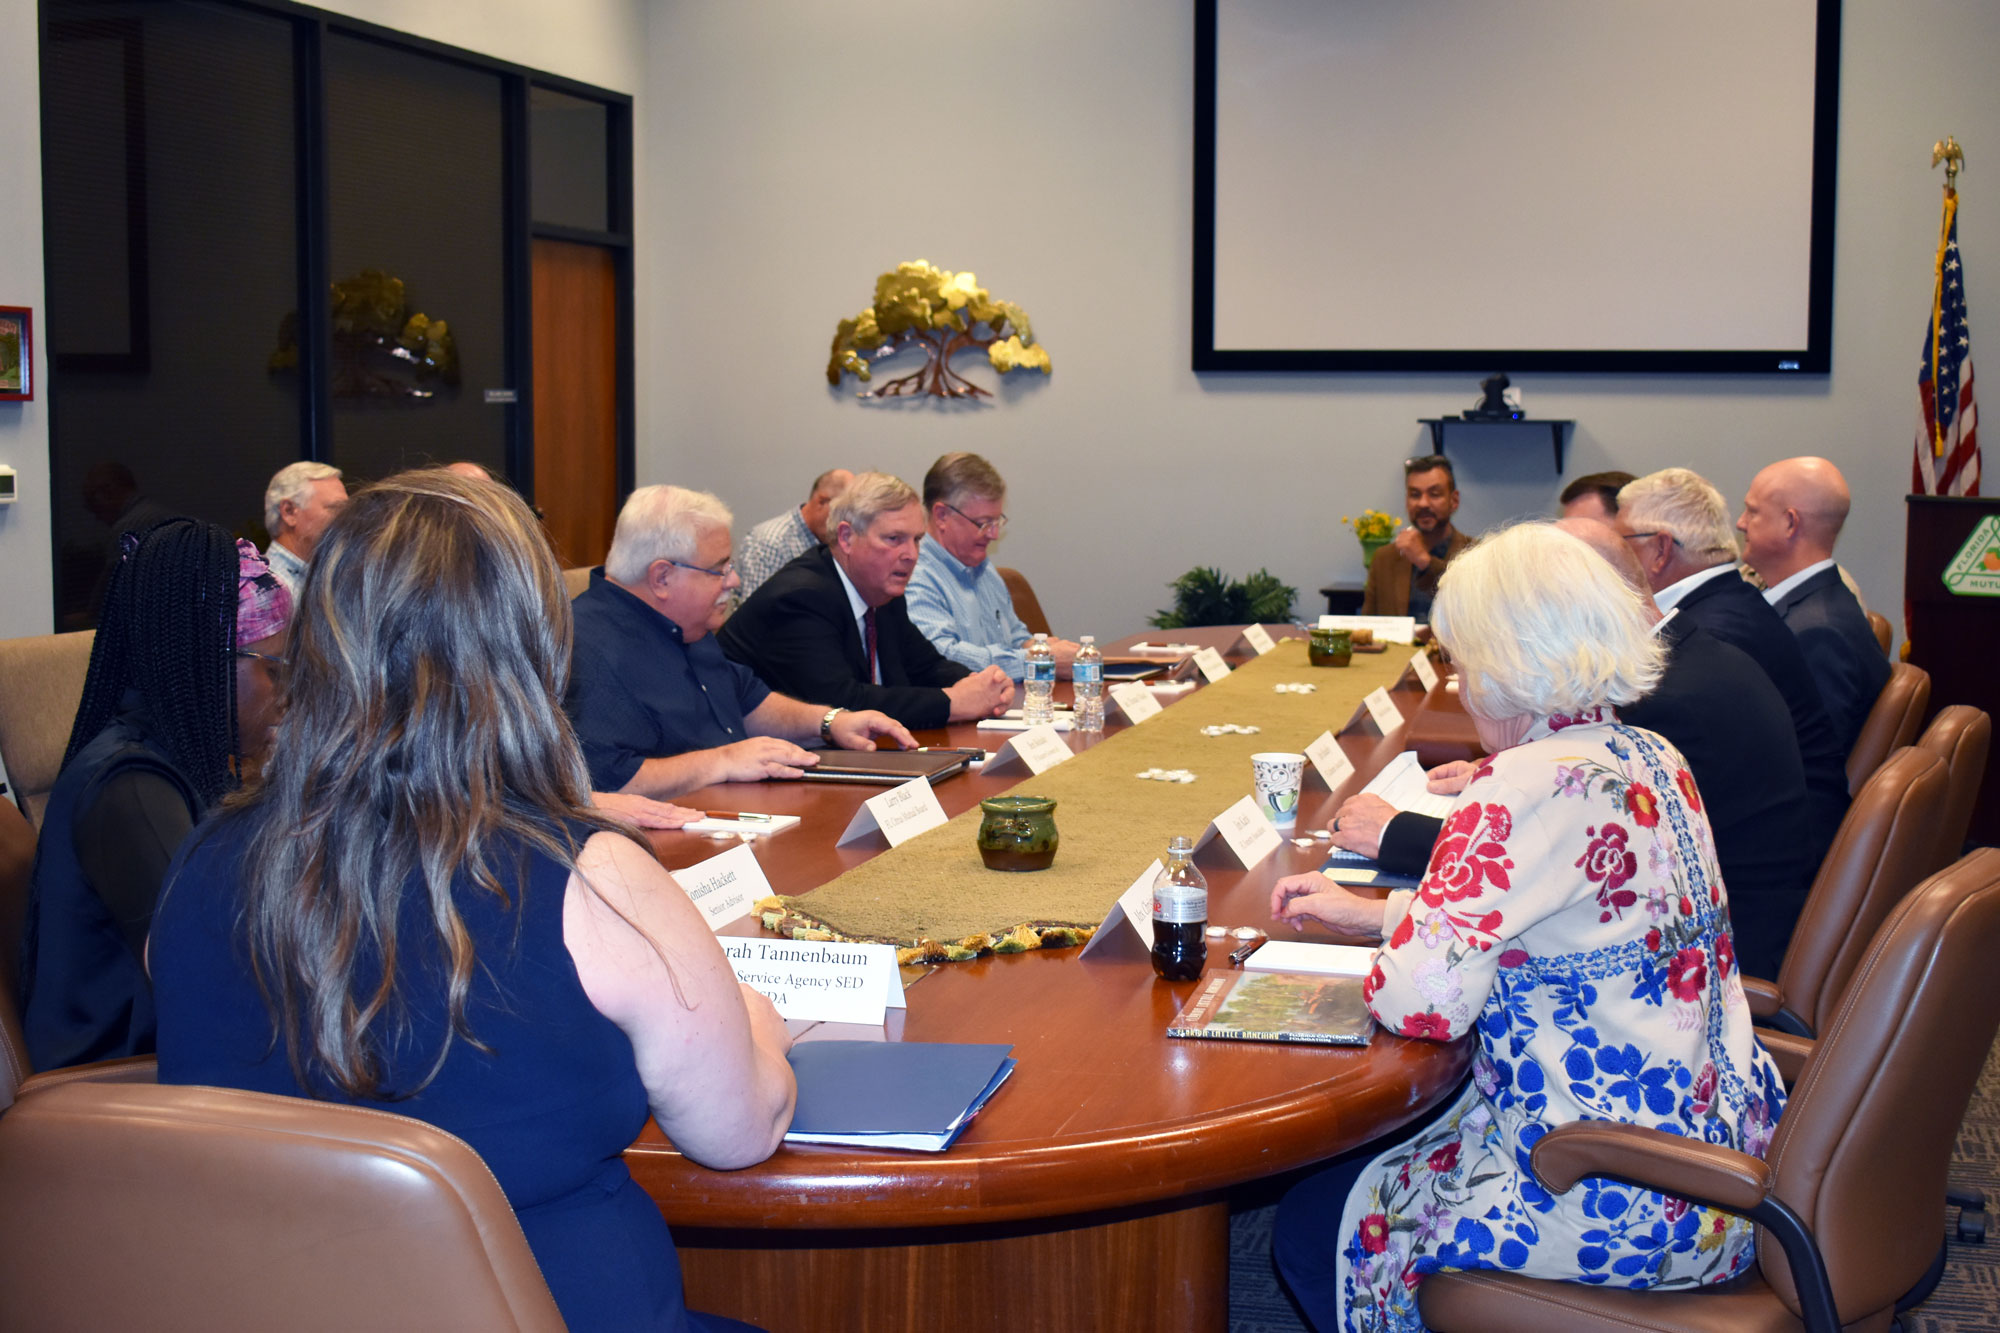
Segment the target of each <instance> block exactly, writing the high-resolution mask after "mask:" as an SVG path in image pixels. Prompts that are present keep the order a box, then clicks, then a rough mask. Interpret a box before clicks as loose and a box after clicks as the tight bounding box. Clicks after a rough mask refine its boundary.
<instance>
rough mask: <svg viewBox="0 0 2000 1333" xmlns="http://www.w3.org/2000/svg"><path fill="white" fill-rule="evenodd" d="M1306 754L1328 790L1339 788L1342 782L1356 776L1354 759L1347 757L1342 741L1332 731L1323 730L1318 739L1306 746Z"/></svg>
mask: <svg viewBox="0 0 2000 1333" xmlns="http://www.w3.org/2000/svg"><path fill="white" fill-rule="evenodd" d="M1305 754H1306V758H1307V759H1309V760H1311V761H1312V766H1313V772H1315V773H1317V774H1319V780H1320V781H1321V782H1324V783H1325V784H1326V789H1327V790H1328V791H1335V790H1338V788H1339V787H1340V784H1341V783H1343V782H1345V781H1347V780H1348V779H1349V778H1351V777H1353V776H1354V761H1353V760H1352V759H1349V758H1348V757H1347V751H1345V750H1343V749H1341V748H1340V742H1339V741H1337V740H1335V739H1334V738H1333V733H1332V732H1330V731H1322V732H1321V733H1320V734H1319V739H1318V740H1316V741H1314V742H1313V743H1312V744H1311V745H1308V746H1306V750H1305Z"/></svg>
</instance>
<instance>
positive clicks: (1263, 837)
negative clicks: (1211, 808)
mask: <svg viewBox="0 0 2000 1333" xmlns="http://www.w3.org/2000/svg"><path fill="white" fill-rule="evenodd" d="M1217 836H1220V837H1221V839H1222V841H1223V842H1224V844H1226V845H1227V846H1228V848H1229V851H1230V854H1231V855H1232V856H1234V857H1235V858H1236V860H1237V861H1238V862H1239V863H1240V864H1241V865H1242V867H1243V868H1244V869H1245V870H1249V869H1251V868H1253V867H1255V866H1256V865H1257V863H1258V862H1260V861H1262V860H1263V859H1264V858H1265V857H1267V856H1269V855H1270V854H1271V853H1272V852H1275V851H1277V850H1278V845H1279V844H1280V843H1282V842H1283V841H1284V839H1283V838H1281V837H1279V836H1278V830H1276V829H1274V828H1272V827H1271V821H1270V820H1268V819H1266V818H1264V812H1263V811H1262V810H1259V809H1258V808H1257V800H1256V798H1255V797H1254V796H1245V797H1244V798H1243V799H1242V800H1240V801H1238V802H1237V803H1236V804H1235V805H1232V806H1230V807H1229V808H1228V809H1227V810H1224V811H1223V812H1222V813H1221V814H1219V815H1217V816H1216V817H1215V822H1214V823H1212V824H1210V825H1209V826H1208V828H1207V829H1206V830H1204V831H1203V833H1202V835H1201V841H1199V842H1197V843H1196V844H1195V845H1194V846H1195V850H1196V851H1200V850H1201V849H1202V848H1204V847H1206V846H1207V845H1208V844H1209V843H1211V842H1213V841H1214V840H1215V839H1216V837H1217ZM1151 910H1152V909H1151V908H1148V909H1147V911H1148V912H1150V911H1151Z"/></svg>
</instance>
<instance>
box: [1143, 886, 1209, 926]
mask: <svg viewBox="0 0 2000 1333" xmlns="http://www.w3.org/2000/svg"><path fill="white" fill-rule="evenodd" d="M1153 919H1154V920H1155V921H1165V922H1166V923H1168V924H1169V925H1175V926H1180V925H1187V924H1189V923H1191V922H1195V921H1206V920H1208V890H1207V889H1202V888H1196V887H1194V886H1192V885H1188V884H1158V885H1155V886H1154V887H1153Z"/></svg>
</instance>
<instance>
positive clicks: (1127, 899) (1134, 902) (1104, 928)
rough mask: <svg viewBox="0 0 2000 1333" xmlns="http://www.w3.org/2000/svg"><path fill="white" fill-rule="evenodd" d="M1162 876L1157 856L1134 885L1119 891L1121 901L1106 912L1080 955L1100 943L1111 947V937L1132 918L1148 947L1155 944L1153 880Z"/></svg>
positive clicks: (1133, 925) (1087, 954) (1121, 932)
mask: <svg viewBox="0 0 2000 1333" xmlns="http://www.w3.org/2000/svg"><path fill="white" fill-rule="evenodd" d="M1159 877H1160V862H1159V859H1158V858H1157V857H1156V858H1154V861H1153V863H1152V864H1151V865H1149V866H1147V867H1146V868H1145V869H1144V870H1143V871H1141V872H1140V874H1139V878H1137V879H1135V880H1133V881H1132V887H1131V888H1129V889H1127V890H1125V892H1123V893H1121V894H1119V895H1118V901H1117V902H1115V903H1113V904H1111V910H1110V911H1108V912H1106V913H1105V914H1104V922H1103V924H1102V925H1100V926H1098V928H1097V933H1096V934H1095V935H1092V936H1091V937H1090V942H1089V943H1087V944H1085V945H1084V946H1083V952H1082V953H1079V954H1078V955H1077V957H1079V958H1088V957H1090V955H1091V954H1092V953H1093V952H1096V951H1098V950H1099V948H1100V946H1101V947H1102V948H1104V949H1106V950H1108V949H1109V948H1110V945H1111V941H1113V940H1115V939H1117V938H1118V937H1119V936H1121V935H1123V934H1124V933H1125V932H1124V930H1123V929H1122V927H1123V926H1124V925H1125V923H1126V922H1128V921H1129V922H1131V923H1132V929H1133V931H1134V932H1135V933H1136V934H1137V935H1138V937H1139V940H1140V942H1141V943H1142V944H1143V945H1145V947H1147V948H1149V949H1150V948H1152V947H1153V881H1154V880H1156V879H1158V878H1159Z"/></svg>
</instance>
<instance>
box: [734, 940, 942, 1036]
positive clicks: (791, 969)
mask: <svg viewBox="0 0 2000 1333" xmlns="http://www.w3.org/2000/svg"><path fill="white" fill-rule="evenodd" d="M722 952H723V953H724V954H726V955H728V958H729V966H730V967H732V968H734V969H735V971H736V979H737V980H738V981H740V982H742V983H743V984H744V985H746V986H748V987H749V988H750V989H751V990H754V991H756V992H757V993H758V994H759V995H761V996H763V997H764V998H765V999H767V1000H769V1001H770V1002H771V1003H772V1004H773V1005H774V1006H776V1008H777V1010H778V1014H779V1016H780V1017H782V1018H806V1019H813V1020H816V1021H819V1022H822V1023H870V1024H875V1025H877V1026H880V1024H881V1023H882V1020H883V1017H884V1014H885V1011H886V1010H887V1009H888V1008H889V1007H890V1006H891V1005H893V1006H895V1007H896V1008H898V1009H901V1008H904V1007H906V1004H907V1002H906V1001H905V1000H904V999H903V978H902V975H901V974H900V973H898V972H897V970H896V946H895V945H893V944H843V943H833V942H821V941H812V940H767V939H754V938H751V937H749V936H735V935H730V936H725V937H724V938H723V940H722Z"/></svg>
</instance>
